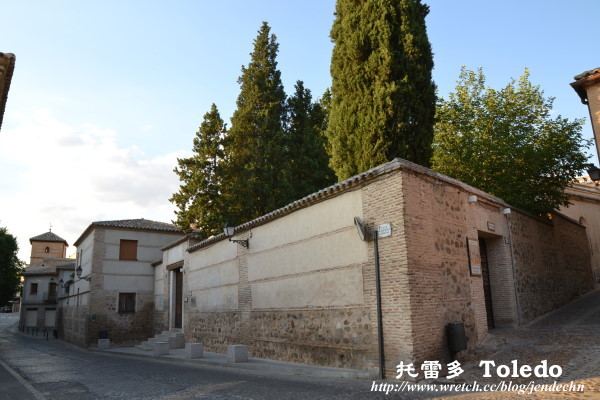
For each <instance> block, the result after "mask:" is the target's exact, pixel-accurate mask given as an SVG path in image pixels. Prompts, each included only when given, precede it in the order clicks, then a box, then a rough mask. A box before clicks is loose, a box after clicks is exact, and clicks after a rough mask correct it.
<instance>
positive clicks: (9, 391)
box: [0, 314, 424, 400]
mask: <svg viewBox="0 0 600 400" xmlns="http://www.w3.org/2000/svg"><path fill="white" fill-rule="evenodd" d="M17 321H18V315H17V314H0V399H36V400H41V399H57V400H59V399H60V400H70V399H77V400H88V399H128V400H133V399H156V400H158V399H160V400H184V399H311V400H312V399H383V398H386V399H389V398H390V397H391V396H386V395H385V394H384V393H373V392H371V385H372V381H369V380H349V379H320V378H313V377H310V378H309V377H299V376H287V375H283V374H274V373H268V374H265V373H260V372H253V371H243V370H237V369H233V368H223V367H215V366H197V365H189V364H184V363H182V364H178V363H172V362H165V361H160V360H153V359H137V358H131V357H123V356H119V355H113V354H106V353H99V352H92V351H88V350H84V349H80V348H77V347H75V346H71V345H69V344H66V343H64V342H61V341H59V340H55V339H53V338H52V337H50V339H49V340H45V339H44V338H43V337H42V336H41V335H40V336H38V337H35V336H31V335H29V336H28V335H25V334H23V333H20V332H18V331H17ZM417 397H420V398H423V397H424V395H420V396H416V395H414V394H413V395H411V396H410V397H408V396H406V395H405V396H402V397H400V396H394V398H417Z"/></svg>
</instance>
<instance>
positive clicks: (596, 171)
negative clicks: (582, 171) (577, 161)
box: [587, 165, 600, 183]
mask: <svg viewBox="0 0 600 400" xmlns="http://www.w3.org/2000/svg"><path fill="white" fill-rule="evenodd" d="M587 173H588V175H589V176H590V179H591V180H592V181H594V182H596V183H598V181H600V168H598V167H596V166H595V165H592V166H591V167H590V169H588V170H587Z"/></svg>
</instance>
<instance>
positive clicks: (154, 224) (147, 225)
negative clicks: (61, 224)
mask: <svg viewBox="0 0 600 400" xmlns="http://www.w3.org/2000/svg"><path fill="white" fill-rule="evenodd" d="M94 227H107V228H117V229H130V230H138V231H158V232H172V233H181V234H182V235H183V232H182V231H181V230H180V229H179V227H178V226H177V225H173V224H168V223H166V222H158V221H152V220H150V219H144V218H138V219H120V220H115V221H96V222H92V223H91V224H90V226H88V227H87V229H86V230H85V231H84V232H83V233H82V234H81V236H79V239H77V240H76V241H75V243H74V246H78V245H79V243H80V242H81V241H82V240H83V239H84V238H85V237H86V236H87V235H88V234H89V232H91V231H92V229H94Z"/></svg>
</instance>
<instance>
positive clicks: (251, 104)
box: [226, 22, 289, 223]
mask: <svg viewBox="0 0 600 400" xmlns="http://www.w3.org/2000/svg"><path fill="white" fill-rule="evenodd" d="M270 30H271V28H270V27H269V25H268V24H267V23H266V22H263V24H262V26H261V28H260V30H259V31H258V36H257V37H256V39H255V40H254V51H253V52H252V53H251V54H250V56H251V59H250V63H249V64H248V67H244V66H243V67H242V75H241V76H240V78H239V79H238V83H239V84H240V86H241V90H240V94H239V96H238V98H237V109H236V111H235V112H234V114H233V117H232V119H231V129H230V130H229V134H228V141H227V145H226V150H227V153H228V156H229V162H228V174H227V177H228V178H227V180H228V182H227V188H226V191H227V193H228V196H230V197H231V205H230V207H229V208H228V212H229V218H230V219H231V220H232V222H236V223H240V222H244V221H247V220H250V219H253V218H256V217H259V216H261V215H263V214H266V213H268V212H270V211H272V210H274V209H276V208H278V207H281V206H283V205H284V204H286V201H287V200H288V199H289V185H288V184H287V182H286V179H285V175H286V174H285V167H286V158H285V135H284V129H283V120H284V117H285V100H286V95H285V92H284V90H283V84H282V83H281V72H280V71H279V70H278V69H277V61H276V57H277V52H278V48H279V44H278V43H277V38H276V36H275V35H272V34H270Z"/></svg>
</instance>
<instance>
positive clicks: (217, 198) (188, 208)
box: [169, 104, 226, 235]
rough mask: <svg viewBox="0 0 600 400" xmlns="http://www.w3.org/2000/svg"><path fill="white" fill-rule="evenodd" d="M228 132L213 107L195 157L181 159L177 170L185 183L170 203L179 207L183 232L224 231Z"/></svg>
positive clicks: (196, 143) (202, 127)
mask: <svg viewBox="0 0 600 400" xmlns="http://www.w3.org/2000/svg"><path fill="white" fill-rule="evenodd" d="M225 133H226V126H225V124H224V123H223V120H222V119H221V116H220V114H219V110H218V109H217V106H216V105H214V104H213V105H212V106H211V108H210V111H209V112H207V113H206V114H204V120H203V121H202V124H201V125H200V129H199V130H198V132H197V133H196V137H195V138H194V147H193V151H194V155H193V156H192V157H189V158H180V159H177V165H178V166H177V167H176V168H175V170H174V171H175V173H176V174H177V175H178V176H179V180H180V181H181V182H182V184H181V186H180V187H179V191H178V192H177V193H175V194H173V196H171V198H170V199H169V201H171V202H172V203H174V204H175V205H176V206H177V208H178V210H177V211H176V212H175V214H176V215H177V221H176V223H177V225H178V226H179V227H180V228H181V229H182V230H183V231H189V230H190V229H191V228H197V229H200V230H202V231H203V232H204V233H205V234H207V235H214V234H217V233H219V232H220V231H221V229H222V226H223V221H224V220H225V218H226V216H225V214H224V211H225V210H224V209H225V207H224V199H225V198H224V197H223V196H222V193H221V192H222V185H223V172H224V171H223V169H224V165H223V163H224V160H223V158H224V153H223V141H224V135H225Z"/></svg>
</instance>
